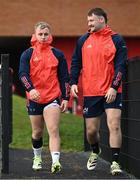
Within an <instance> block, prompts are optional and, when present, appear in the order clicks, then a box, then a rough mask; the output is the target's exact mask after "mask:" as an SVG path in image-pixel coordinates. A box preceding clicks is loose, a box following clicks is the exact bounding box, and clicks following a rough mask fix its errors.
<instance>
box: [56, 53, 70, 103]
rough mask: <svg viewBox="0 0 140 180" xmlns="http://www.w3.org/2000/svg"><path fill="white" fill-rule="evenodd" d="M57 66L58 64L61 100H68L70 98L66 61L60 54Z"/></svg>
mask: <svg viewBox="0 0 140 180" xmlns="http://www.w3.org/2000/svg"><path fill="white" fill-rule="evenodd" d="M58 59H59V64H58V80H59V83H60V89H61V94H62V99H63V100H69V98H70V86H69V79H70V78H69V73H68V65H67V61H66V59H65V57H64V55H63V53H61V55H60V56H59V58H58Z"/></svg>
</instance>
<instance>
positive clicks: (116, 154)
mask: <svg viewBox="0 0 140 180" xmlns="http://www.w3.org/2000/svg"><path fill="white" fill-rule="evenodd" d="M111 151H112V162H113V161H116V162H118V160H119V154H120V148H111Z"/></svg>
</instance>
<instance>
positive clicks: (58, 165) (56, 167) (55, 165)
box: [51, 161, 62, 173]
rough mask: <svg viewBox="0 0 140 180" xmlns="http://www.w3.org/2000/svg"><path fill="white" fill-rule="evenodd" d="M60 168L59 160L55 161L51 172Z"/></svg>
mask: <svg viewBox="0 0 140 180" xmlns="http://www.w3.org/2000/svg"><path fill="white" fill-rule="evenodd" d="M61 169H62V166H61V164H60V162H59V161H56V162H55V163H53V164H52V167H51V172H52V173H57V172H59V171H61Z"/></svg>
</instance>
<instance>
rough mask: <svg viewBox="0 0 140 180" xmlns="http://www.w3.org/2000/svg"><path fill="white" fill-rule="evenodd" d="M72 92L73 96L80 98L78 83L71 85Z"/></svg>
mask: <svg viewBox="0 0 140 180" xmlns="http://www.w3.org/2000/svg"><path fill="white" fill-rule="evenodd" d="M71 94H72V96H73V97H76V98H78V96H77V94H78V86H77V85H75V84H73V85H72V86H71Z"/></svg>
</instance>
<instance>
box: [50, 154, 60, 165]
mask: <svg viewBox="0 0 140 180" xmlns="http://www.w3.org/2000/svg"><path fill="white" fill-rule="evenodd" d="M51 156H52V163H55V162H56V161H59V158H60V152H51Z"/></svg>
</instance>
